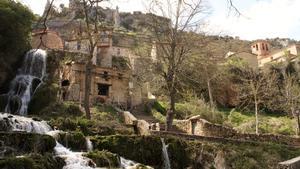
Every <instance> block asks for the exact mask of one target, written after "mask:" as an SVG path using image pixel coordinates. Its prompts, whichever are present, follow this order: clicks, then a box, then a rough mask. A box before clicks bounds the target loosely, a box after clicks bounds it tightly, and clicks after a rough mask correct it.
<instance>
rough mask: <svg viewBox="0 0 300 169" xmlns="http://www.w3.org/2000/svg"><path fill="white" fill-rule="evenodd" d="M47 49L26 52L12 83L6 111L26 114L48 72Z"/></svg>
mask: <svg viewBox="0 0 300 169" xmlns="http://www.w3.org/2000/svg"><path fill="white" fill-rule="evenodd" d="M46 56H47V54H46V51H44V50H41V49H32V50H30V51H28V52H27V53H26V56H25V60H24V63H23V65H22V67H21V68H20V69H19V73H18V74H17V76H16V77H15V79H14V80H13V81H12V82H11V84H10V90H9V92H8V93H7V95H8V102H7V104H6V107H5V112H7V113H13V114H19V115H26V114H27V106H28V104H29V102H30V100H31V97H32V96H33V94H34V92H35V90H36V89H37V87H38V86H39V85H40V84H41V82H42V79H43V77H44V76H45V73H46Z"/></svg>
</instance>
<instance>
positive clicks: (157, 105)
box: [152, 101, 167, 115]
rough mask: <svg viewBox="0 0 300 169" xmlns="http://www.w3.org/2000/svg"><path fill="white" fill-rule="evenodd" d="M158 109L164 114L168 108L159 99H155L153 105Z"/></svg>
mask: <svg viewBox="0 0 300 169" xmlns="http://www.w3.org/2000/svg"><path fill="white" fill-rule="evenodd" d="M152 107H153V108H154V109H155V110H156V111H158V112H159V113H161V114H162V115H166V114H167V109H166V108H165V105H163V103H161V102H159V101H154V103H153V106H152Z"/></svg>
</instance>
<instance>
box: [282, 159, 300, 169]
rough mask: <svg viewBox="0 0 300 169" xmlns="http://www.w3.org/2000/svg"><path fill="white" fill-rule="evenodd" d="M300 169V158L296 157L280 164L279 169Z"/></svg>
mask: <svg viewBox="0 0 300 169" xmlns="http://www.w3.org/2000/svg"><path fill="white" fill-rule="evenodd" d="M297 168H300V157H296V158H293V159H290V160H287V161H284V162H280V163H279V164H278V169H297Z"/></svg>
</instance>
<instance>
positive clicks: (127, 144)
mask: <svg viewBox="0 0 300 169" xmlns="http://www.w3.org/2000/svg"><path fill="white" fill-rule="evenodd" d="M91 141H92V142H93V143H94V148H95V149H98V150H108V151H110V152H112V153H116V154H119V155H120V156H123V157H125V158H127V159H131V160H134V161H137V162H139V163H142V164H146V165H150V166H155V168H161V167H162V166H163V155H162V143H161V140H160V138H159V137H155V136H121V135H115V136H98V137H94V138H92V139H91ZM165 142H166V144H169V148H168V152H169V158H170V161H171V166H172V168H186V167H188V164H189V159H188V155H187V152H186V151H185V149H186V146H187V145H186V143H185V142H184V141H181V140H179V139H175V138H167V139H165Z"/></svg>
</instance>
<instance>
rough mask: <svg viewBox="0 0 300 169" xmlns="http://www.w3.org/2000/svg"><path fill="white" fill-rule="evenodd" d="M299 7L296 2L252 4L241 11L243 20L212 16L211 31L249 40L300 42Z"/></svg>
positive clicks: (280, 1)
mask: <svg viewBox="0 0 300 169" xmlns="http://www.w3.org/2000/svg"><path fill="white" fill-rule="evenodd" d="M240 3H242V2H240ZM299 6H300V1H298V0H269V1H267V0H262V1H255V2H254V3H253V4H252V5H250V6H249V7H248V8H246V10H243V11H242V13H243V14H244V16H241V17H233V16H230V17H227V16H226V14H224V13H223V14H221V13H220V12H219V13H218V14H217V15H213V16H212V17H211V18H210V23H211V26H210V28H211V29H213V30H214V31H216V32H217V31H223V32H225V34H230V35H233V36H240V37H241V38H242V39H249V40H253V39H259V38H272V37H292V38H297V39H300V31H299V30H298V29H297V28H299V26H300V15H298V14H297V10H298V8H299ZM216 28H218V29H216Z"/></svg>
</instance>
